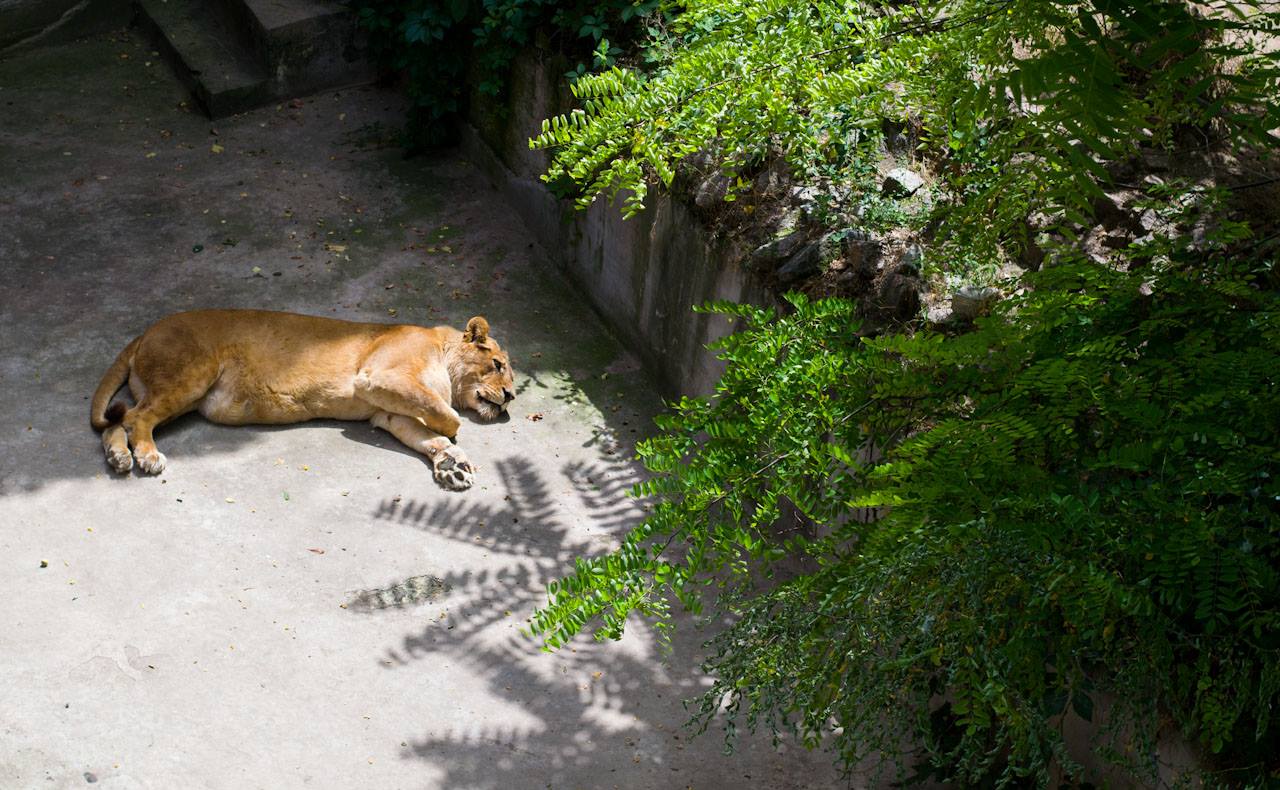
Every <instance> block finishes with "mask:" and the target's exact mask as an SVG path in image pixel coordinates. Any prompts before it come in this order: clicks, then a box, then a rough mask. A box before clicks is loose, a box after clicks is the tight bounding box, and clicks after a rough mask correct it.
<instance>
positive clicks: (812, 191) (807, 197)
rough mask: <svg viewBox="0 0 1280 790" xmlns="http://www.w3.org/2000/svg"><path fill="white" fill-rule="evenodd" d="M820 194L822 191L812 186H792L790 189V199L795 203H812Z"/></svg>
mask: <svg viewBox="0 0 1280 790" xmlns="http://www.w3.org/2000/svg"><path fill="white" fill-rule="evenodd" d="M820 194H822V190H820V189H818V188H817V187H814V186H807V187H802V186H794V187H791V199H792V200H794V201H796V202H797V203H801V204H805V203H812V202H814V201H815V200H817V199H818V195H820Z"/></svg>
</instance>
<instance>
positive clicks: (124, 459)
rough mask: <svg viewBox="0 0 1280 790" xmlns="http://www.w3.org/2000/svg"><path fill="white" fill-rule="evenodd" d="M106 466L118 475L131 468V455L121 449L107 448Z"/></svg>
mask: <svg viewBox="0 0 1280 790" xmlns="http://www.w3.org/2000/svg"><path fill="white" fill-rule="evenodd" d="M107 465H108V466H110V467H111V468H112V469H114V470H116V471H117V472H119V473H120V474H124V473H125V472H128V471H129V470H130V469H132V468H133V453H131V452H129V450H128V449H127V448H123V447H109V448H107Z"/></svg>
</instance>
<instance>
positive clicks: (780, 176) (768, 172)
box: [751, 161, 790, 197]
mask: <svg viewBox="0 0 1280 790" xmlns="http://www.w3.org/2000/svg"><path fill="white" fill-rule="evenodd" d="M789 182H790V178H789V177H788V175H787V171H786V162H784V161H778V162H775V163H773V164H771V165H769V166H768V167H766V168H765V169H764V170H762V171H760V173H759V174H758V175H756V177H755V179H754V180H753V181H752V184H751V186H752V189H753V190H754V191H755V193H756V195H758V196H760V197H773V196H774V195H781V194H782V193H783V192H784V191H785V190H786V188H787V184H788V183H789Z"/></svg>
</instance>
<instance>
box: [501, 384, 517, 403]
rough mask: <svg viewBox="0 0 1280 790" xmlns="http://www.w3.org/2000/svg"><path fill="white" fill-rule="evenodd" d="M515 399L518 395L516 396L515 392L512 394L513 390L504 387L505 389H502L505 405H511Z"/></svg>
mask: <svg viewBox="0 0 1280 790" xmlns="http://www.w3.org/2000/svg"><path fill="white" fill-rule="evenodd" d="M515 398H516V394H515V393H514V392H512V391H511V390H509V389H507V388H506V387H503V389H502V402H503V403H510V402H511V401H513V400H515Z"/></svg>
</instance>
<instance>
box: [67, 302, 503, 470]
mask: <svg viewBox="0 0 1280 790" xmlns="http://www.w3.org/2000/svg"><path fill="white" fill-rule="evenodd" d="M125 381H128V382H129V390H130V391H131V392H132V393H133V398H134V401H135V404H136V405H134V406H133V407H132V408H128V407H126V406H125V404H124V403H120V402H116V403H112V404H111V405H110V406H108V404H109V403H110V402H111V398H112V396H113V395H114V394H115V392H116V390H118V389H120V387H121V385H123V384H124V383H125ZM514 397H515V385H514V378H513V371H512V370H511V362H510V360H509V359H508V358H507V355H506V353H504V352H503V350H502V349H501V348H500V347H499V346H498V343H497V342H496V341H495V340H494V339H493V338H492V337H490V336H489V323H488V322H487V321H485V320H484V319H483V318H481V317H480V316H476V317H475V318H472V319H471V320H470V321H468V322H467V328H466V329H465V330H464V331H461V332H459V331H458V330H456V329H451V328H450V327H447V326H437V327H433V328H430V329H428V328H426V327H420V326H409V325H404V324H401V325H395V324H363V323H355V322H352V321H338V320H335V319H332V318H317V317H314V316H307V315H295V314H293V313H273V312H267V311H263V310H197V311H193V312H189V313H177V314H175V315H171V316H169V317H167V318H163V319H161V320H160V321H158V322H157V323H156V324H154V325H153V326H152V327H151V328H150V329H148V330H147V331H145V332H143V333H142V334H141V335H139V336H138V337H136V338H134V340H133V342H131V343H129V345H127V346H125V349H124V350H123V351H121V352H120V355H119V356H117V357H116V361H115V363H114V364H112V365H111V369H110V370H108V371H107V373H106V375H105V376H103V377H102V383H101V384H99V385H98V389H97V391H96V392H94V394H93V404H92V406H91V407H90V412H89V421H90V422H91V423H92V424H93V427H94V428H95V429H97V430H99V431H102V446H103V448H105V449H106V452H107V463H109V464H110V465H111V467H112V468H113V469H115V470H116V471H117V472H127V471H129V470H130V469H131V468H133V463H134V461H135V460H136V461H137V462H138V467H139V468H140V469H141V470H142V471H144V472H147V473H149V474H157V473H159V472H161V471H162V470H163V469H164V465H165V457H164V454H163V453H161V452H160V451H159V450H157V449H156V444H155V441H154V440H153V439H152V436H151V432H152V431H153V430H154V429H155V428H156V426H158V425H160V424H162V423H164V422H166V421H168V420H171V419H173V418H174V417H177V416H179V415H181V414H186V413H187V412H189V411H196V410H198V411H199V412H200V413H201V414H203V415H204V416H205V417H207V418H208V419H210V420H213V421H214V422H218V423H223V424H225V425H246V424H251V423H259V424H263V423H270V424H280V423H290V422H302V421H304V420H313V419H321V418H327V419H335V420H369V421H370V422H371V423H373V424H374V425H376V426H377V427H379V428H382V429H383V430H386V431H389V432H390V433H391V434H392V435H393V436H395V437H396V438H397V439H399V440H400V441H401V442H404V443H405V444H406V445H408V446H409V447H411V448H413V449H414V450H417V451H418V452H420V453H422V454H423V455H425V456H426V457H427V458H428V459H429V460H430V461H431V465H432V468H433V469H434V475H435V479H436V482H438V483H439V484H440V485H442V486H444V487H445V488H448V489H452V490H455V491H461V490H463V489H466V488H470V487H471V484H472V482H473V479H474V474H475V470H474V469H473V468H472V466H471V462H470V461H468V460H467V456H466V455H465V454H464V453H463V452H462V450H461V449H459V448H458V447H457V446H455V445H454V443H453V441H454V439H455V437H456V436H457V433H458V426H459V424H460V423H459V419H458V412H457V411H455V409H459V408H461V409H471V410H472V411H474V412H475V413H476V414H478V415H479V416H480V417H481V419H484V420H492V419H495V418H496V417H498V416H499V415H500V414H502V413H503V412H504V411H505V410H506V408H507V404H508V403H509V402H510V401H511V399H512V398H514ZM130 449H132V452H130Z"/></svg>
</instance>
